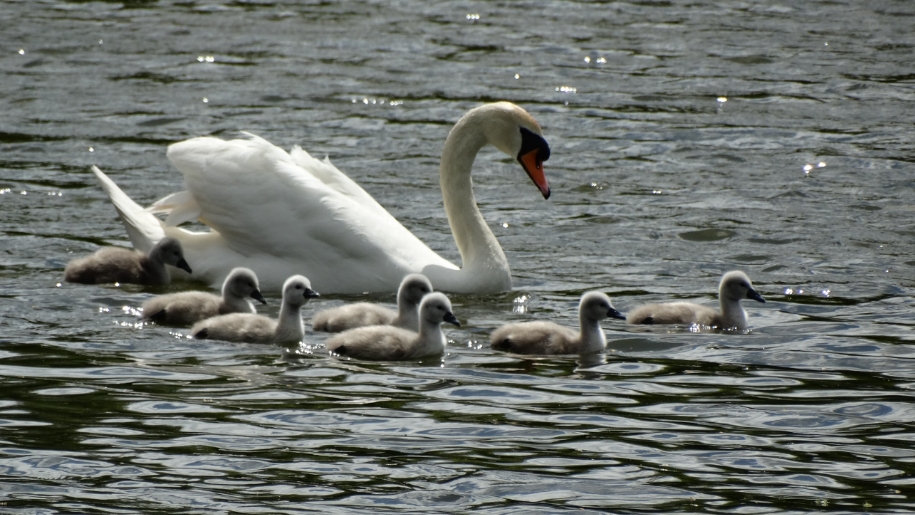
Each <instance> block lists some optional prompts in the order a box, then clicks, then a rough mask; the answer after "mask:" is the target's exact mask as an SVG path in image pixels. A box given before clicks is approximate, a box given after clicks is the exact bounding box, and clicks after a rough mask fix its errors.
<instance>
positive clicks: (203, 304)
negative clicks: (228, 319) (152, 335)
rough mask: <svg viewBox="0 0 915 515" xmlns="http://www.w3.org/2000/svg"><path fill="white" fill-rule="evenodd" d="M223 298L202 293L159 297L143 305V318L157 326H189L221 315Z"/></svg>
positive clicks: (193, 292)
mask: <svg viewBox="0 0 915 515" xmlns="http://www.w3.org/2000/svg"><path fill="white" fill-rule="evenodd" d="M221 303H222V297H219V296H218V295H213V294H212V293H206V292H202V291H187V292H181V293H170V294H168V295H159V296H158V297H153V298H151V299H149V300H147V301H146V302H144V303H143V306H142V309H143V318H144V319H145V320H151V321H153V322H156V323H157V324H163V325H176V326H188V325H191V324H194V323H195V322H199V321H200V320H204V319H206V318H210V317H213V316H216V315H219V314H220V311H219V306H220V304H221Z"/></svg>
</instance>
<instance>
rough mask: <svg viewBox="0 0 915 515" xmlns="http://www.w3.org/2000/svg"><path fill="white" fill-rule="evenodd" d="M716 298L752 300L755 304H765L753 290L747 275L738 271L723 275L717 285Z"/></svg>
mask: <svg viewBox="0 0 915 515" xmlns="http://www.w3.org/2000/svg"><path fill="white" fill-rule="evenodd" d="M718 298H719V299H721V300H733V301H740V300H742V299H753V300H755V301H757V302H766V299H764V298H763V297H762V295H760V294H759V292H757V291H756V290H754V289H753V283H751V282H750V278H749V277H747V274H745V273H743V272H741V271H739V270H735V271H733V272H728V273H726V274H724V276H723V277H722V278H721V283H720V284H719V285H718Z"/></svg>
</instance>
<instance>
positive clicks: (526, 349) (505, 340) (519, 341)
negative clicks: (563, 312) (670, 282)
mask: <svg viewBox="0 0 915 515" xmlns="http://www.w3.org/2000/svg"><path fill="white" fill-rule="evenodd" d="M605 318H619V319H624V318H626V317H625V316H623V315H622V314H621V313H620V312H619V311H617V310H616V309H614V308H613V305H612V304H611V303H610V297H608V296H607V295H605V294H603V293H601V292H599V291H591V292H587V293H585V294H584V295H582V296H581V302H580V303H579V304H578V320H579V324H580V327H581V329H580V331H575V330H574V329H570V328H568V327H563V326H561V325H559V324H554V323H553V322H542V321H537V322H521V323H516V324H506V325H503V326H502V327H500V328H498V329H496V330H495V331H493V332H492V334H490V335H489V341H490V344H491V345H492V348H493V349H496V350H501V351H505V352H511V353H513V354H544V355H547V354H587V353H591V352H603V351H604V349H605V348H606V347H607V338H606V336H604V331H603V330H602V329H601V328H600V321H601V320H603V319H605Z"/></svg>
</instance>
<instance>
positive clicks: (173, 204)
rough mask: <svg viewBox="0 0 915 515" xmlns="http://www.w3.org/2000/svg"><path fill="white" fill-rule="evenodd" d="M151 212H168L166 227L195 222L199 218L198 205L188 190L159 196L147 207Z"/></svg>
mask: <svg viewBox="0 0 915 515" xmlns="http://www.w3.org/2000/svg"><path fill="white" fill-rule="evenodd" d="M147 211H149V212H150V213H153V214H157V213H168V217H167V218H166V219H165V226H166V227H177V226H179V225H181V224H183V223H185V222H196V221H197V219H198V218H200V205H199V204H197V201H196V200H194V196H193V195H191V193H190V192H189V191H177V192H175V193H172V194H171V195H168V196H166V197H164V198H161V199H159V200H157V201H156V202H154V203H153V205H151V206H149V208H147Z"/></svg>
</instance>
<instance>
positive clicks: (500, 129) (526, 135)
mask: <svg viewBox="0 0 915 515" xmlns="http://www.w3.org/2000/svg"><path fill="white" fill-rule="evenodd" d="M474 111H479V113H478V114H481V115H483V119H482V120H481V125H482V127H483V134H484V136H485V138H486V140H487V141H488V142H489V143H491V144H492V145H493V146H495V147H496V148H498V149H499V150H501V151H502V152H505V153H506V154H508V155H510V156H512V157H513V158H515V159H516V160H517V161H518V162H519V163H521V167H522V168H524V171H525V172H526V173H527V176H528V177H530V178H531V180H532V181H534V184H535V185H536V186H537V188H538V189H540V193H541V194H542V195H543V198H550V185H549V183H548V182H547V180H546V175H545V174H544V173H543V162H544V161H546V160H547V159H549V158H550V146H549V145H548V144H547V142H546V140H545V139H543V130H542V129H541V128H540V124H539V123H537V120H534V117H533V116H531V115H530V114H529V113H528V112H527V111H525V110H524V109H521V108H520V107H518V106H516V105H515V104H512V103H511V102H496V103H494V104H486V105H484V106H481V107H478V108H476V109H474V110H473V111H471V112H470V113H468V114H471V113H473V112H474Z"/></svg>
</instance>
